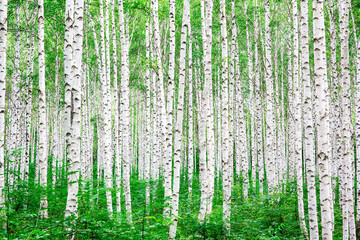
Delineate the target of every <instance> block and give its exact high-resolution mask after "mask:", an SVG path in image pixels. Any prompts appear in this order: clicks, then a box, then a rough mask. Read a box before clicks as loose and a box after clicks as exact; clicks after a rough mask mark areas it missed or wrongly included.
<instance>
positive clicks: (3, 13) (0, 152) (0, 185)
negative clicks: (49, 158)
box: [0, 0, 8, 216]
mask: <svg viewBox="0 0 360 240" xmlns="http://www.w3.org/2000/svg"><path fill="white" fill-rule="evenodd" d="M7 20H8V15H7V0H2V1H1V2H0V211H1V212H0V216H3V212H2V209H4V207H5V206H4V203H5V195H4V193H3V189H4V188H5V175H4V173H5V150H4V145H5V103H6V101H5V91H6V49H7Z"/></svg>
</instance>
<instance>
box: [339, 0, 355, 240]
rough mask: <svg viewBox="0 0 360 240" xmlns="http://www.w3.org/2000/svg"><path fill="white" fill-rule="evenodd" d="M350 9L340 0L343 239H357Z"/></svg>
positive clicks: (346, 2) (348, 0)
mask: <svg viewBox="0 0 360 240" xmlns="http://www.w3.org/2000/svg"><path fill="white" fill-rule="evenodd" d="M349 9H350V0H344V1H340V6H339V19H340V42H341V89H342V91H341V93H340V97H341V113H342V116H341V129H342V145H343V156H342V160H343V171H342V174H343V186H344V188H343V195H344V197H343V198H344V206H343V209H342V210H343V239H348V238H349V237H350V239H356V232H355V219H354V199H353V184H354V179H353V173H352V170H353V169H354V152H353V139H352V135H353V128H352V124H350V123H352V111H351V88H350V64H349Z"/></svg>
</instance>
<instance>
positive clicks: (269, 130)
mask: <svg viewBox="0 0 360 240" xmlns="http://www.w3.org/2000/svg"><path fill="white" fill-rule="evenodd" d="M271 45H272V44H271V36H270V0H265V58H266V60H265V70H266V74H265V76H266V121H265V122H264V124H265V125H266V138H265V141H266V144H265V150H264V154H265V157H266V161H265V169H266V177H267V184H268V188H269V193H272V192H274V188H275V187H276V181H275V153H276V145H275V139H276V136H275V135H276V132H275V130H276V125H275V111H274V89H273V78H272V61H271Z"/></svg>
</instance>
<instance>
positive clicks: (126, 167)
mask: <svg viewBox="0 0 360 240" xmlns="http://www.w3.org/2000/svg"><path fill="white" fill-rule="evenodd" d="M123 5H124V4H123V0H119V26H120V43H121V87H120V88H121V112H122V116H121V120H120V121H121V128H122V129H121V130H122V142H123V145H122V146H123V156H122V157H123V179H124V194H125V208H126V214H127V220H128V222H129V224H131V223H132V215H131V213H132V210H131V209H132V208H131V193H130V164H131V158H130V156H131V154H130V148H129V147H130V146H129V145H130V96H129V93H130V83H129V62H128V54H129V46H128V42H127V40H126V39H127V34H126V32H125V16H124V15H125V14H124V7H123Z"/></svg>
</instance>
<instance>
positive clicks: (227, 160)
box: [220, 0, 232, 229]
mask: <svg viewBox="0 0 360 240" xmlns="http://www.w3.org/2000/svg"><path fill="white" fill-rule="evenodd" d="M220 25H221V58H222V59H221V62H222V66H221V70H222V74H221V85H222V87H221V91H222V93H221V95H222V99H221V100H222V102H221V105H222V109H221V110H222V116H221V117H222V125H221V131H222V138H221V147H222V153H223V158H222V160H223V175H222V177H223V220H224V222H225V226H226V227H227V228H228V229H230V223H229V221H230V211H231V183H232V181H231V178H232V176H231V169H230V168H231V167H232V159H231V154H230V148H231V149H232V146H231V145H230V143H231V142H232V141H230V133H229V132H230V131H231V129H229V89H228V85H229V83H228V77H229V76H228V75H229V63H228V45H227V41H228V39H227V27H226V8H225V0H221V1H220Z"/></svg>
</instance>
